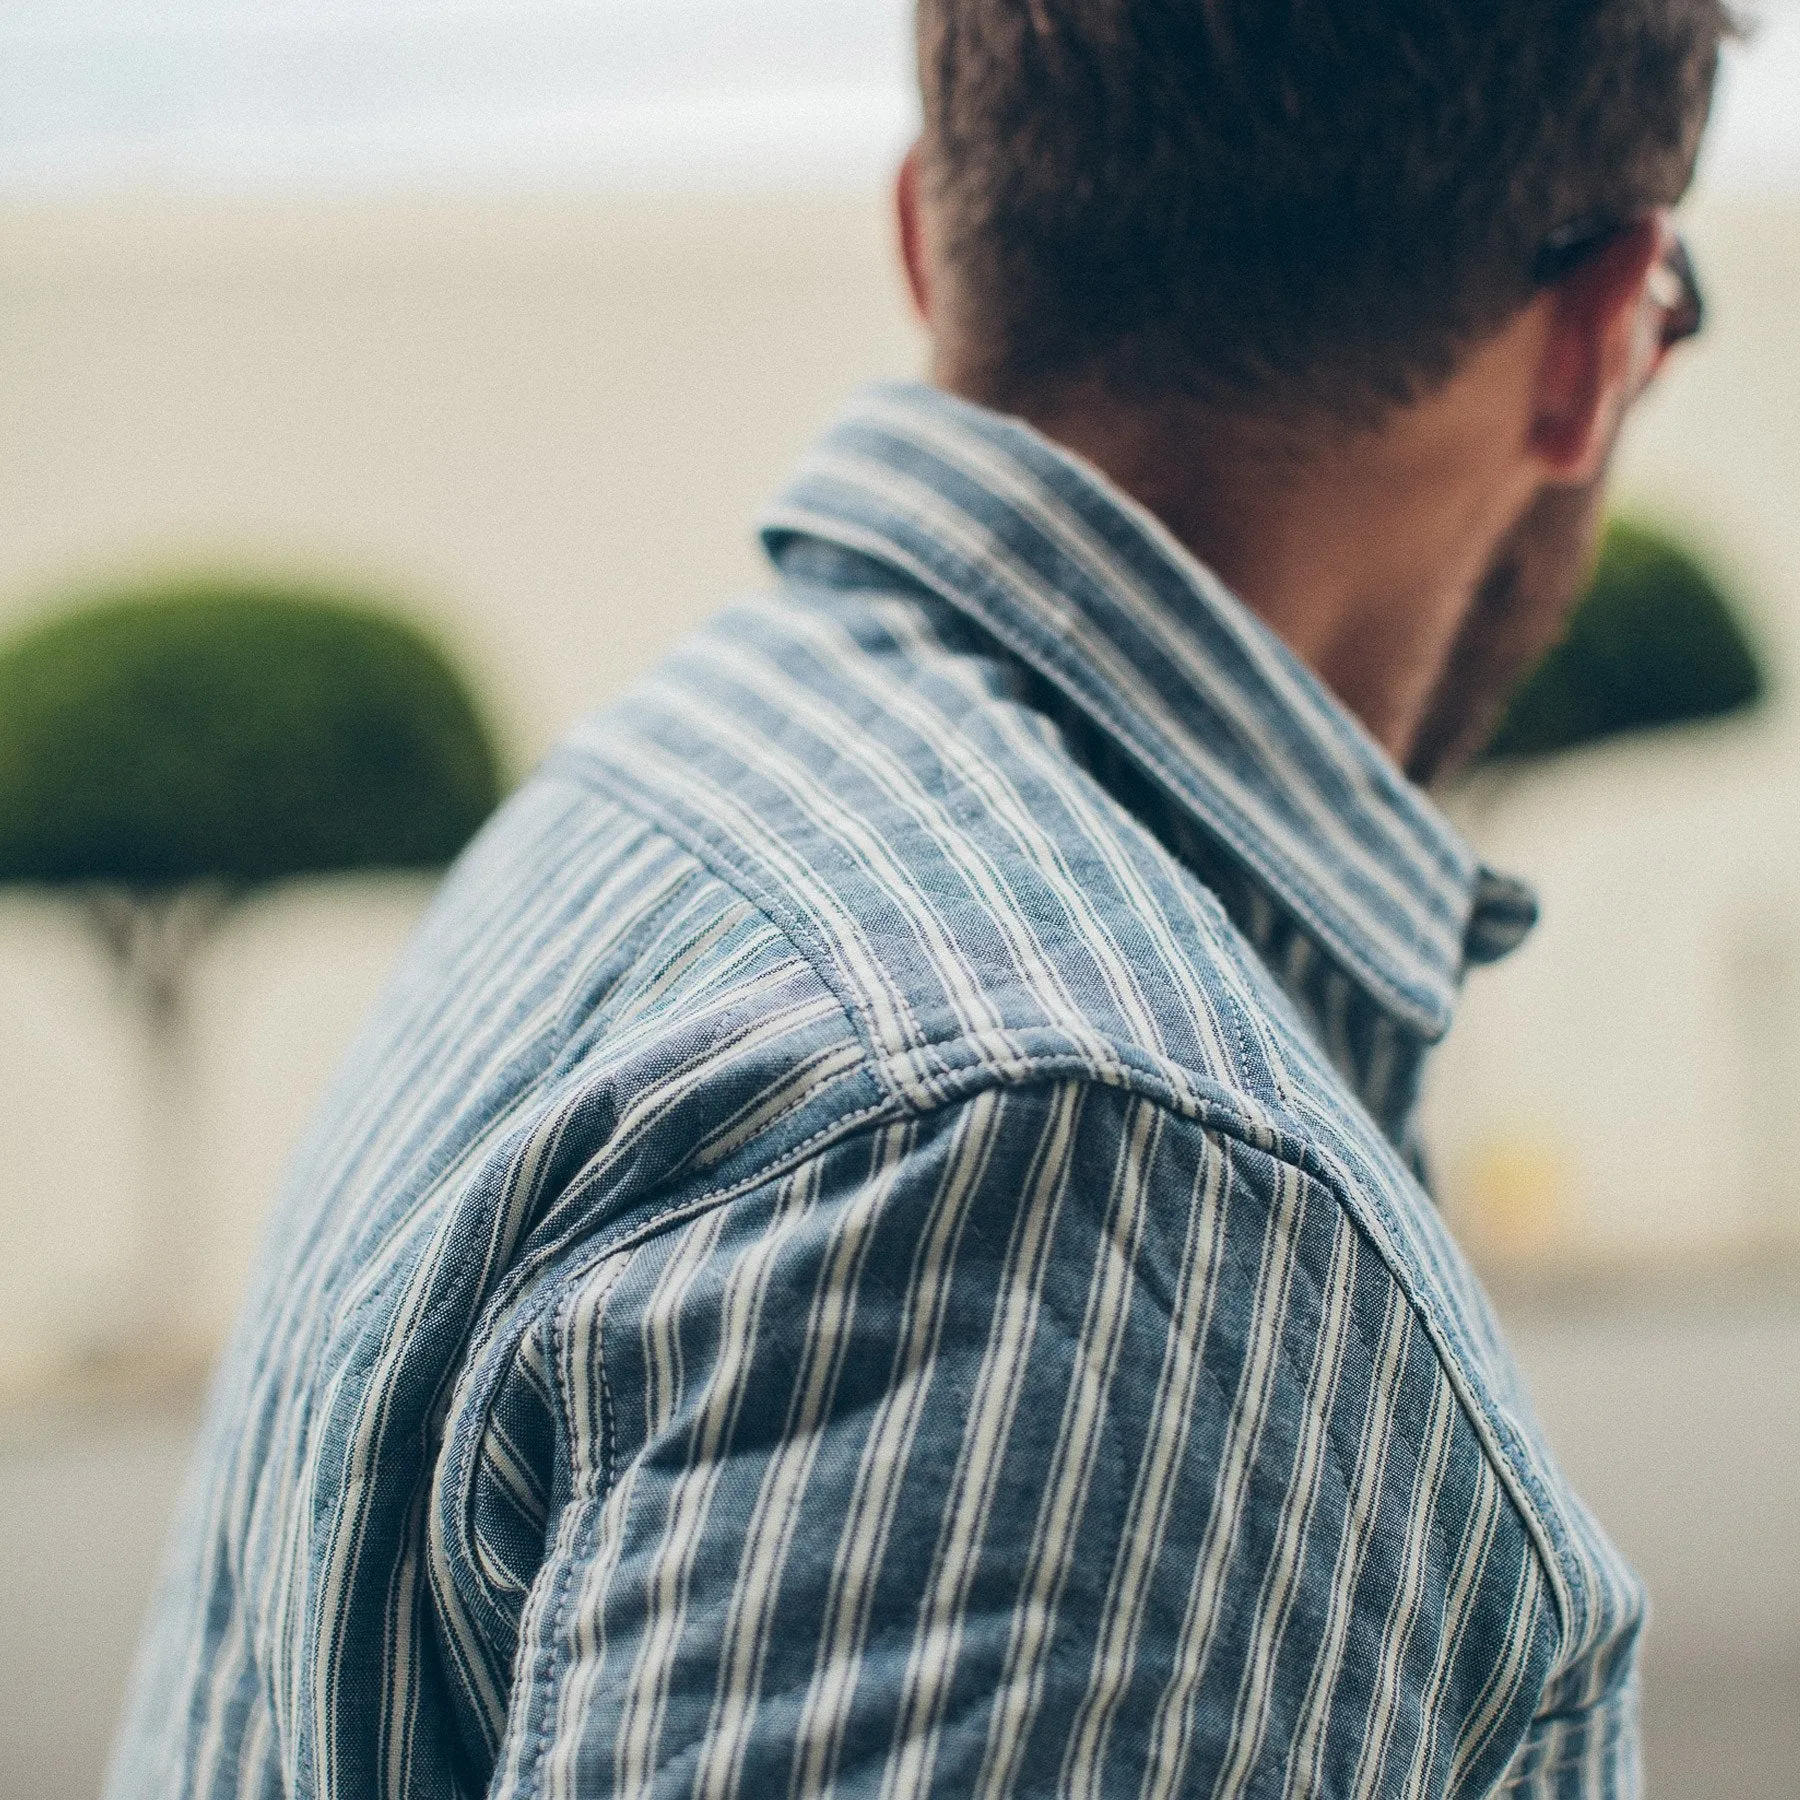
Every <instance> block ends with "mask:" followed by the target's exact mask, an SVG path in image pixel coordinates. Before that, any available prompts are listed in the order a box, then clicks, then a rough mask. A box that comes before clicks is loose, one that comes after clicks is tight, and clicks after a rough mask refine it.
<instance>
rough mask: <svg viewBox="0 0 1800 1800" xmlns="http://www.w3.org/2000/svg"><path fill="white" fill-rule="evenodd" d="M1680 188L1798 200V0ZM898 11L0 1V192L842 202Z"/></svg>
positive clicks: (893, 41) (861, 2)
mask: <svg viewBox="0 0 1800 1800" xmlns="http://www.w3.org/2000/svg"><path fill="white" fill-rule="evenodd" d="M1762 10H1763V13H1764V17H1765V22H1764V27H1763V30H1762V32H1761V34H1760V36H1759V37H1758V39H1757V41H1756V42H1755V43H1754V44H1753V45H1752V46H1751V47H1750V48H1749V49H1748V50H1745V51H1740V52H1738V53H1736V54H1735V55H1734V57H1733V59H1732V65H1731V67H1730V69H1729V71H1728V74H1727V79H1726V83H1725V88H1724V91H1723V95H1722V99H1721V107H1720V114H1719V118H1718V123H1717V126H1716V128H1715V132H1714V138H1713V142H1712V145H1711V148H1710V150H1709V154H1708V158H1707V163H1706V166H1705V170H1704V174H1703V179H1704V180H1705V182H1706V183H1707V185H1708V186H1709V187H1711V188H1713V189H1715V190H1727V191H1742V190H1746V189H1778V190H1787V191H1791V192H1796V193H1800V0H1763V8H1762ZM909 13H910V3H909V0H579V3H578V0H438V3H437V4H423V3H422V0H0V194H4V193H7V192H11V193H15V194H17V193H39V194H42V193H94V192H100V193H107V192H118V191H128V190H142V191H152V192H155V191H176V192H182V191H190V192H191V191H196V190H198V191H209V190H227V191H234V192H243V191H249V192H277V193H281V192H294V191H320V190H325V191H334V190H346V191H365V192H366V191H382V190H390V191H391V190H393V189H396V188H400V189H406V188H421V187H423V188H433V187H436V188H450V189H453V190H467V189H469V188H480V187H483V186H498V187H503V188H507V189H518V188H521V187H523V188H529V189H543V188H555V187H559V186H560V187H567V186H572V185H578V186H583V187H590V188H591V187H597V186H598V187H625V188H653V189H654V188H677V189H682V188H687V189H702V190H705V189H714V190H716V189H721V188H724V189H730V188H744V187H759V186H760V187H769V186H776V187H817V188H841V187H857V186H864V185H867V184H868V183H869V182H871V181H874V180H878V179H880V178H882V177H883V176H884V175H885V173H886V172H887V170H888V169H889V168H890V166H891V165H892V163H893V161H894V160H895V159H896V157H897V156H898V153H899V151H900V149H901V147H902V146H903V145H904V144H905V142H906V140H907V137H908V134H909V132H910V129H911V125H912V121H913V100H912V95H911V75H910V51H909V44H908V17H909Z"/></svg>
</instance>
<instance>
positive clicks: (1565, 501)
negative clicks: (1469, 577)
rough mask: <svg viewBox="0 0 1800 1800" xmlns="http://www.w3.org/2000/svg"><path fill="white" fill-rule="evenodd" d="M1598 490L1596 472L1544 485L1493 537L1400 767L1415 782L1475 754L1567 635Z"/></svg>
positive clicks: (1588, 563) (1588, 570) (1588, 567)
mask: <svg viewBox="0 0 1800 1800" xmlns="http://www.w3.org/2000/svg"><path fill="white" fill-rule="evenodd" d="M1605 486H1606V478H1605V475H1604V474H1602V475H1601V476H1600V477H1599V478H1597V479H1596V480H1594V481H1591V482H1589V483H1586V484H1585V485H1583V486H1580V487H1563V486H1555V487H1545V488H1543V489H1542V490H1541V491H1540V492H1539V494H1538V496H1537V498H1536V499H1535V500H1533V502H1532V503H1531V505H1530V506H1529V507H1527V508H1526V510H1525V512H1524V514H1523V515H1522V516H1521V518H1520V519H1519V521H1518V523H1517V524H1516V525H1515V526H1514V527H1513V528H1512V530H1511V531H1509V532H1508V533H1507V535H1506V537H1505V538H1504V539H1503V540H1502V541H1501V544H1500V547H1499V549H1498V550H1497V551H1496V553H1495V555H1494V559H1493V561H1492V563H1491V564H1490V565H1489V568H1488V572H1487V574H1486V575H1485V576H1484V577H1483V579H1482V581H1481V583H1480V585H1479V586H1478V587H1477V589H1476V592H1475V598H1474V600H1473V601H1472V603H1471V604H1470V607H1469V610H1468V612H1467V613H1466V614H1465V615H1464V618H1463V622H1462V624H1461V626H1460V627H1459V628H1458V630H1457V633H1456V636H1455V638H1454V639H1453V640H1452V643H1451V646H1450V654H1449V655H1448V657H1447V658H1446V659H1445V662H1444V670H1443V673H1442V675H1441V676H1440V677H1439V679H1438V682H1437V685H1436V686H1435V687H1434V689H1433V690H1432V694H1431V698H1430V700H1429V701H1428V702H1427V704H1426V707H1425V712H1424V718H1423V722H1422V724H1421V725H1420V728H1419V731H1418V734H1417V736H1416V737H1415V738H1414V740H1413V747H1412V752H1411V754H1410V755H1409V756H1408V758H1407V761H1406V772H1407V774H1408V775H1409V776H1411V777H1412V779H1413V780H1414V781H1416V782H1418V783H1419V784H1420V785H1421V786H1426V785H1429V784H1430V783H1432V782H1435V781H1441V780H1443V779H1444V778H1445V777H1446V776H1447V775H1451V774H1454V773H1455V772H1456V771H1457V770H1458V769H1460V768H1463V767H1465V766H1466V765H1467V764H1468V763H1469V762H1470V761H1471V760H1472V759H1473V758H1474V757H1476V756H1477V755H1479V754H1480V752H1481V751H1482V749H1483V748H1484V747H1485V746H1486V745H1487V743H1488V741H1489V740H1490V739H1491V738H1492V736H1493V734H1494V730H1495V728H1496V727H1497V726H1498V724H1499V722H1500V718H1501V715H1502V714H1503V713H1504V711H1505V709H1506V703H1507V701H1508V700H1509V699H1510V698H1511V697H1512V695H1513V692H1514V691H1515V689H1516V688H1517V687H1518V685H1519V683H1520V681H1521V680H1522V679H1523V678H1524V677H1525V675H1526V674H1527V673H1528V672H1529V671H1530V670H1531V669H1532V668H1533V667H1535V666H1536V664H1537V662H1538V661H1539V659H1540V658H1542V657H1543V656H1544V655H1545V654H1546V653H1547V652H1548V651H1549V650H1550V649H1551V647H1552V646H1553V645H1555V644H1556V643H1557V642H1558V641H1559V640H1560V639H1561V637H1562V635H1563V633H1564V632H1565V631H1566V630H1567V629H1568V623H1569V617H1570V615H1571V614H1572V613H1573V611H1574V609H1575V604H1576V602H1577V601H1578V600H1579V599H1580V598H1581V595H1582V592H1583V590H1584V589H1585V588H1586V586H1587V584H1588V581H1589V579H1590V578H1591V576H1592V574H1593V569H1594V560H1595V556H1596V554H1597V551H1598V547H1599V539H1600V520H1601V512H1602V507H1603V503H1604V499H1605Z"/></svg>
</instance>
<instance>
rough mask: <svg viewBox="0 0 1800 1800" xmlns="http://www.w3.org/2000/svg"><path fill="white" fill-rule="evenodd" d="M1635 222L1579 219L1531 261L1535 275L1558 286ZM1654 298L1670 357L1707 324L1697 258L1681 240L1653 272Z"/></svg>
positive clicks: (1662, 349)
mask: <svg viewBox="0 0 1800 1800" xmlns="http://www.w3.org/2000/svg"><path fill="white" fill-rule="evenodd" d="M1634 222H1635V221H1633V220H1630V219H1616V218H1613V219H1578V220H1576V221H1575V222H1574V223H1573V224H1571V225H1565V226H1563V227H1562V229H1561V230H1560V231H1553V232H1552V233H1551V234H1550V236H1549V237H1547V238H1546V239H1545V240H1544V247H1543V249H1541V250H1540V251H1539V252H1538V253H1537V258H1536V260H1535V261H1534V262H1533V263H1532V265H1531V278H1532V280H1533V281H1534V282H1536V283H1537V285H1538V286H1539V287H1554V286H1555V285H1556V283H1557V282H1559V281H1562V280H1564V279H1565V278H1566V277H1568V276H1569V275H1572V274H1573V273H1574V272H1575V271H1576V270H1577V269H1578V268H1580V267H1581V265H1582V264H1583V263H1584V262H1587V261H1588V260H1589V259H1590V258H1591V257H1595V256H1598V255H1599V254H1600V252H1601V251H1602V250H1604V249H1605V248H1606V247H1607V245H1608V244H1611V243H1616V242H1617V241H1618V239H1619V238H1621V237H1623V236H1624V235H1625V233H1626V232H1628V231H1629V230H1630V229H1631V227H1632V225H1633V223H1634ZM1649 292H1650V298H1651V299H1652V300H1653V301H1654V302H1655V304H1656V306H1657V307H1658V309H1659V310H1660V311H1661V313H1662V316H1663V328H1662V338H1661V342H1660V345H1659V349H1660V353H1661V355H1663V356H1667V355H1668V353H1669V352H1670V351H1671V350H1673V349H1674V348H1675V346H1676V345H1677V344H1685V343H1686V342H1687V341H1688V339H1689V338H1692V337H1698V336H1699V335H1700V332H1701V330H1702V328H1703V327H1704V326H1705V324H1706V297H1705V295H1703V294H1702V293H1701V291H1700V281H1699V278H1698V276H1696V275H1695V273H1694V259H1693V258H1692V257H1691V256H1690V255H1689V254H1688V247H1687V245H1686V244H1685V243H1683V242H1682V240H1681V239H1680V238H1676V240H1675V241H1674V243H1673V244H1671V245H1670V246H1669V251H1668V254H1667V255H1666V256H1665V257H1664V258H1663V259H1662V261H1661V262H1659V263H1658V264H1657V265H1656V267H1655V268H1654V269H1652V270H1651V271H1650V288H1649Z"/></svg>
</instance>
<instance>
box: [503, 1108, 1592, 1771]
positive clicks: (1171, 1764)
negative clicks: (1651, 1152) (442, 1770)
mask: <svg viewBox="0 0 1800 1800" xmlns="http://www.w3.org/2000/svg"><path fill="white" fill-rule="evenodd" d="M553 1359H554V1364H555V1367H554V1371H553V1377H554V1386H555V1389H556V1393H557V1397H558V1400H557V1403H558V1405H559V1407H560V1408H561V1409H562V1411H563V1425H562V1427H561V1433H560V1435H561V1438H562V1439H563V1441H564V1442H566V1444H567V1445H568V1451H567V1456H566V1459H565V1460H566V1467H565V1468H564V1470H563V1472H562V1474H561V1475H560V1476H559V1482H558V1493H557V1494H556V1496H555V1497H554V1502H553V1511H552V1516H551V1519H550V1522H549V1524H548V1526H547V1553H546V1557H545V1560H544V1563H543V1565H542V1567H541V1569H540V1570H539V1572H538V1575H537V1577H536V1579H535V1581H534V1583H533V1585H532V1588H531V1591H530V1594H529V1596H528V1599H527V1603H526V1609H525V1613H524V1618H523V1621H522V1625H521V1641H520V1644H519V1648H518V1653H517V1656H516V1659H515V1662H514V1680H513V1689H512V1693H511V1697H510V1709H509V1713H508V1720H507V1727H506V1736H505V1741H504V1743H503V1745H502V1749H501V1754H500V1759H499V1764H498V1766H497V1768H496V1771H495V1775H494V1781H493V1785H492V1788H491V1790H490V1792H491V1793H493V1794H494V1795H496V1796H504V1797H507V1800H512V1797H521V1796H527V1795H530V1796H557V1797H559V1800H602V1797H611V1796H626V1795H630V1796H632V1797H633V1800H674V1797H675V1796H683V1797H689V1796H713V1797H718V1800H735V1797H738V1796H742V1797H744V1800H750V1797H761V1796H767V1795H778V1796H779V1795H790V1796H801V1795H815V1794H818V1795H823V1794H826V1793H830V1794H834V1795H837V1796H842V1797H845V1800H863V1797H866V1800H877V1797H880V1800H913V1797H920V1800H923V1797H925V1796H944V1797H946V1800H949V1797H951V1796H954V1797H955V1800H970V1797H975V1796H984V1797H988V1800H1002V1797H1013V1796H1046V1795H1051V1794H1057V1795H1062V1794H1068V1795H1082V1796H1094V1797H1096V1800H1099V1797H1110V1796H1115V1795H1131V1796H1133V1797H1134V1800H1139V1797H1141V1800H1163V1797H1174V1796H1189V1795H1196V1794H1209V1795H1215V1796H1217V1795H1252V1794H1254V1795H1256V1796H1258V1797H1259V1800H1261V1797H1265V1796H1276V1795H1292V1796H1295V1797H1296V1800H1297V1797H1299V1796H1318V1795H1325V1794H1330V1795H1333V1796H1339V1795H1344V1796H1348V1795H1370V1796H1389V1795H1402V1794H1404V1795H1409V1796H1410V1795H1416V1796H1432V1795H1448V1794H1457V1795H1462V1794H1471V1795H1472V1794H1479V1793H1486V1792H1489V1791H1490V1790H1492V1789H1493V1787H1494V1786H1495V1784H1496V1783H1497V1782H1498V1781H1499V1780H1500V1779H1501V1777H1502V1775H1503V1773H1504V1771H1505V1768H1506V1765H1507V1762H1508V1761H1509V1759H1510V1757H1511V1756H1512V1754H1513V1752H1514V1751H1515V1750H1516V1749H1517V1748H1518V1746H1519V1745H1520V1743H1521V1742H1522V1740H1523V1738H1524V1735H1525V1732H1526V1730H1527V1727H1528V1725H1529V1722H1530V1719H1531V1717H1532V1714H1533V1711H1534V1710H1535V1707H1534V1702H1535V1701H1536V1699H1537V1698H1538V1696H1539V1694H1540V1691H1541V1689H1542V1686H1543V1680H1544V1676H1545V1672H1546V1669H1547V1667H1548V1659H1549V1658H1550V1656H1551V1655H1552V1653H1553V1650H1554V1640H1555V1630H1554V1622H1553V1620H1552V1619H1551V1618H1550V1617H1549V1613H1548V1609H1547V1605H1546V1595H1545V1591H1544V1586H1543V1583H1542V1581H1541V1580H1540V1579H1539V1574H1538V1565H1537V1563H1536V1562H1535V1561H1534V1557H1533V1551H1532V1548H1531V1545H1530V1542H1529V1540H1528V1537H1527V1534H1526V1533H1525V1532H1524V1530H1523V1529H1522V1527H1521V1526H1520V1524H1519V1521H1518V1520H1517V1518H1516V1516H1515V1515H1514V1513H1513V1512H1512V1510H1511V1508H1510V1507H1509V1505H1508V1504H1507V1502H1506V1500H1505V1497H1504V1495H1503V1493H1502V1492H1501V1489H1500V1487H1499V1484H1498V1483H1497V1482H1496V1480H1495V1479H1494V1477H1493V1475H1492V1472H1491V1470H1490V1468H1489V1465H1488V1462H1487V1460H1486V1458H1485V1457H1484V1455H1483V1454H1482V1452H1481V1449H1480V1446H1479V1444H1478V1442H1477V1441H1476V1439H1475V1436H1474V1434H1473V1432H1472V1430H1471V1429H1470V1427H1469V1426H1468V1424H1467V1423H1466V1421H1465V1419H1464V1418H1463V1415H1462V1413H1461V1412H1460V1410H1459V1408H1458V1406H1457V1404H1456V1402H1455V1400H1454V1398H1453V1396H1452V1394H1451V1391H1450V1388H1449V1386H1448V1384H1447V1383H1446V1381H1445V1380H1444V1378H1443V1375H1442V1372H1441V1369H1440V1366H1439V1364H1438V1362H1437V1360H1436V1357H1435V1354H1434V1351H1433V1348H1432V1346H1431V1345H1430V1344H1429V1343H1428V1342H1427V1340H1426V1334H1425V1332H1424V1331H1423V1329H1422V1328H1420V1327H1419V1326H1418V1325H1417V1323H1416V1321H1415V1317H1414V1314H1413V1313H1412V1312H1411V1310H1410V1309H1409V1308H1408V1307H1407V1306H1406V1305H1405V1304H1404V1302H1403V1301H1402V1299H1401V1297H1400V1295H1399V1294H1398V1292H1397V1291H1396V1288H1395V1286H1394V1284H1393V1282H1392V1281H1391V1279H1390V1278H1389V1276H1388V1273H1387V1271H1386V1269H1385V1267H1384V1265H1383V1264H1382V1263H1381V1262H1380V1260H1379V1258H1378V1257H1377V1256H1376V1255H1375V1253H1374V1252H1373V1251H1372V1250H1371V1249H1370V1248H1369V1247H1368V1245H1367V1244H1366V1243H1365V1242H1364V1241H1363V1240H1362V1239H1361V1238H1360V1237H1359V1236H1358V1235H1357V1233H1356V1232H1355V1230H1354V1229H1353V1228H1352V1226H1351V1225H1350V1223H1349V1222H1348V1220H1347V1219H1346V1217H1345V1216H1344V1213H1343V1211H1342V1209H1341V1207H1340V1206H1338V1205H1337V1204H1336V1203H1335V1201H1334V1200H1333V1199H1332V1197H1331V1196H1330V1195H1329V1194H1327V1193H1326V1192H1325V1191H1324V1190H1323V1189H1322V1188H1320V1187H1319V1186H1317V1185H1316V1184H1314V1183H1313V1182H1312V1181H1310V1180H1309V1179H1308V1178H1307V1177H1306V1176H1305V1175H1304V1174H1302V1173H1301V1172H1300V1171H1299V1170H1298V1169H1296V1168H1294V1167H1292V1166H1290V1165H1288V1164H1285V1163H1282V1162H1279V1161H1276V1160H1274V1159H1273V1158H1271V1157H1269V1156H1268V1155H1266V1154H1264V1153H1262V1152H1260V1151H1258V1150H1255V1149H1252V1148H1250V1147H1249V1146H1247V1145H1246V1144H1244V1143H1242V1142H1240V1141H1238V1140H1236V1139H1233V1138H1226V1137H1220V1136H1218V1135H1215V1134H1213V1133H1210V1132H1208V1131H1205V1130H1203V1129H1201V1127H1200V1126H1199V1125H1198V1124H1197V1123H1195V1122H1194V1121H1192V1120H1190V1119H1187V1118H1184V1117H1180V1116H1177V1115H1175V1114H1174V1113H1172V1112H1170V1111H1168V1110H1166V1109H1164V1108H1163V1107H1162V1106H1160V1105H1158V1104H1157V1103H1155V1102H1153V1101H1151V1100H1147V1099H1144V1098H1141V1097H1138V1096H1136V1095H1133V1094H1131V1093H1129V1092H1125V1091H1121V1090H1117V1089H1113V1088H1110V1087H1104V1086H1097V1085H1093V1084H1086V1083H1081V1082H1071V1083H1066V1084H1058V1083H1049V1084H1043V1085H1038V1086H1025V1087H1017V1088H1011V1089H1002V1090H997V1091H993V1092H987V1093H983V1094H979V1095H977V1096H975V1097H973V1098H969V1099H965V1100H962V1101H959V1102H957V1103H955V1104H954V1105H949V1106H946V1107H945V1108H944V1109H943V1110H942V1111H940V1112H936V1113H932V1114H928V1115H926V1116H924V1117H919V1118H912V1119H908V1120H906V1121H903V1122H900V1123H891V1124H887V1125H883V1126H881V1127H879V1128H875V1129H869V1130H866V1131H864V1132H863V1133H861V1134H860V1135H857V1136H855V1137H852V1138H849V1139H847V1140H845V1141H844V1142H841V1143H839V1144H837V1145H836V1146H834V1147H832V1148H830V1149H828V1150H826V1151H824V1152H822V1153H820V1154H818V1155H817V1156H816V1157H815V1158H814V1159H813V1160H811V1161H808V1162H806V1163H804V1164H802V1165H801V1166H799V1167H797V1168H794V1169H792V1170H790V1171H788V1172H786V1173H784V1174H782V1175H780V1176H779V1178H776V1179H771V1180H769V1181H768V1182H766V1183H764V1184H763V1185H762V1186H760V1187H758V1188H757V1189H755V1190H754V1191H753V1192H751V1193H748V1194H740V1195H739V1196H737V1197H736V1198H734V1199H732V1200H731V1201H729V1202H728V1203H725V1204H721V1205H717V1206H715V1207H714V1208H713V1209H712V1210H710V1211H706V1212H703V1213H700V1214H698V1215H697V1216H694V1217H691V1218H689V1219H687V1220H686V1221H685V1222H681V1223H678V1224H672V1225H670V1226H669V1227H667V1228H665V1229H664V1230H662V1231H660V1232H659V1233H658V1234H656V1235H655V1236H653V1237H651V1238H649V1239H647V1240H646V1241H645V1242H644V1243H642V1244H641V1245H639V1246H638V1247H637V1248H636V1249H634V1250H632V1251H631V1252H630V1253H629V1254H622V1255H619V1256H615V1257H613V1258H611V1259H609V1260H607V1261H604V1262H601V1263H600V1264H598V1265H597V1266H595V1267H594V1268H592V1269H590V1270H589V1271H587V1272H586V1273H585V1274H584V1275H582V1276H581V1277H580V1278H579V1279H578V1280H572V1281H571V1284H570V1286H569V1289H568V1292H567V1295H566V1297H565V1298H564V1299H563V1301H562V1303H561V1305H560V1308H559V1310H558V1312H557V1315H556V1327H555V1333H554V1344H553ZM1559 1791H1560V1790H1559ZM1582 1791H1584V1792H1585V1791H1587V1790H1585V1789H1584V1790H1582ZM1597 1791H1598V1790H1597Z"/></svg>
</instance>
